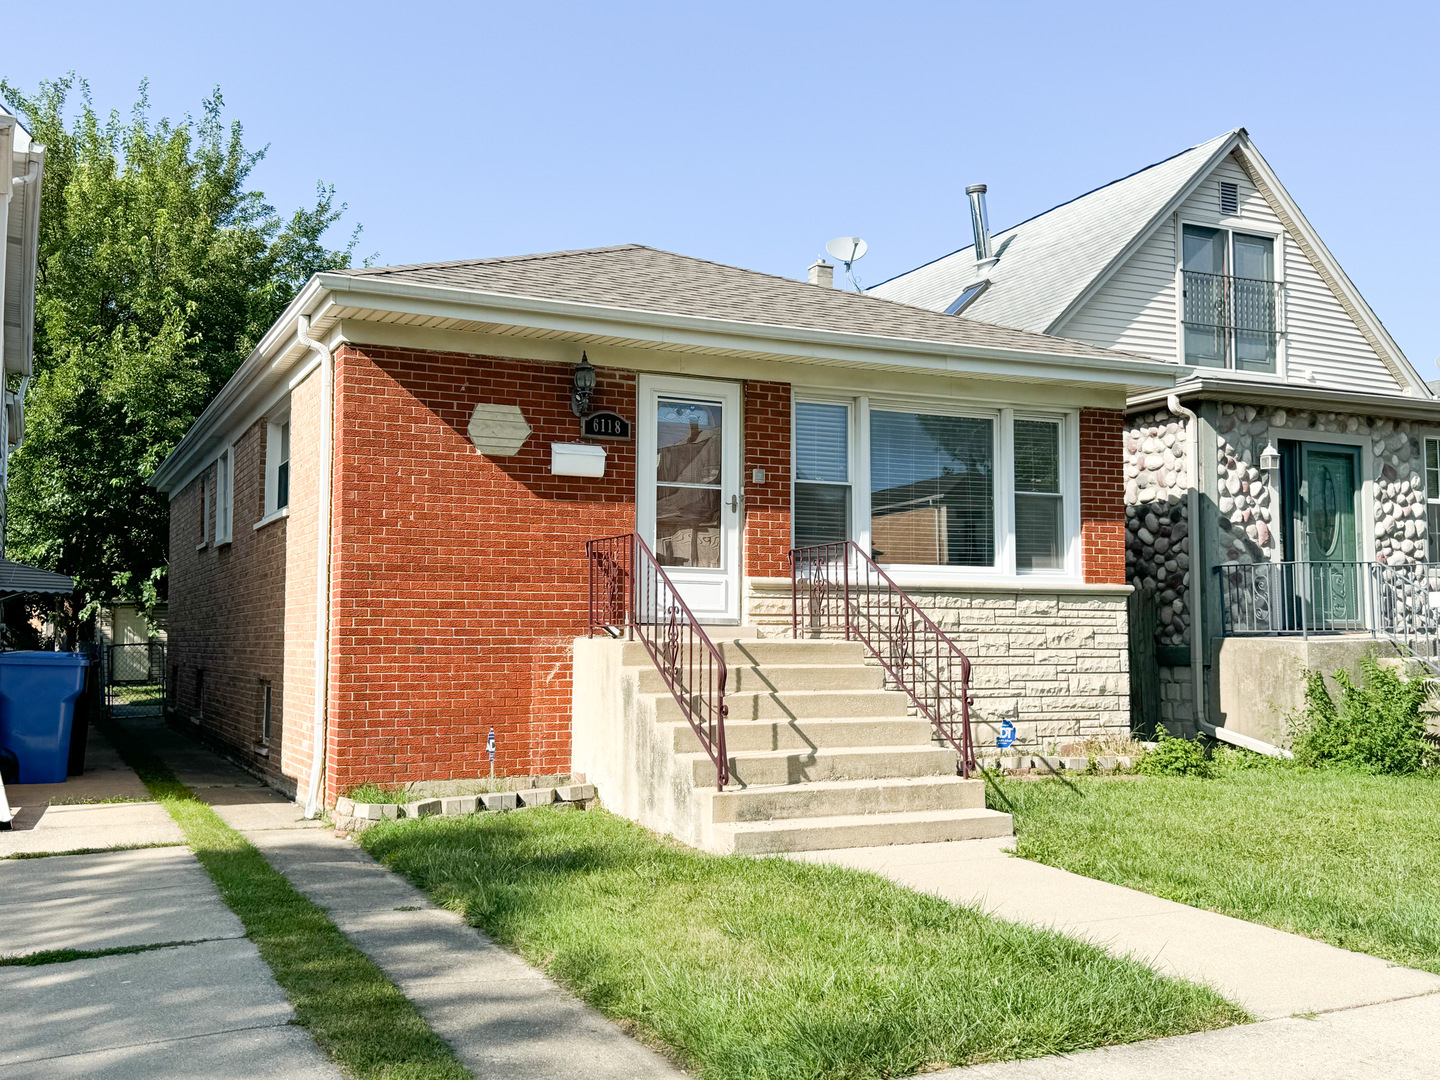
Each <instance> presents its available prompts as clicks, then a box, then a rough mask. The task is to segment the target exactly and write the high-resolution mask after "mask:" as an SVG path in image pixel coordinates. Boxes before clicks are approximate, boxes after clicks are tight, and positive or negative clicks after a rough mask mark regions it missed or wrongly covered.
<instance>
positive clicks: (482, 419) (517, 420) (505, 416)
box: [468, 402, 531, 457]
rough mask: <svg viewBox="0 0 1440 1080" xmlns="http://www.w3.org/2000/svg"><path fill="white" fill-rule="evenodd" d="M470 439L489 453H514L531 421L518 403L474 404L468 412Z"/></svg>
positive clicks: (492, 454)
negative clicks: (527, 420)
mask: <svg viewBox="0 0 1440 1080" xmlns="http://www.w3.org/2000/svg"><path fill="white" fill-rule="evenodd" d="M468 430H469V433H470V441H471V442H472V443H474V444H475V449H476V450H479V451H480V453H482V454H489V455H490V456H491V457H514V456H515V455H516V454H518V453H519V452H520V448H521V447H522V446H524V445H525V440H526V439H528V438H529V437H530V430H531V429H530V425H529V424H527V423H526V422H525V414H524V413H522V412H521V411H520V406H518V405H486V404H484V403H483V402H482V403H481V404H479V405H476V406H475V411H474V412H472V413H471V414H470V427H469V429H468Z"/></svg>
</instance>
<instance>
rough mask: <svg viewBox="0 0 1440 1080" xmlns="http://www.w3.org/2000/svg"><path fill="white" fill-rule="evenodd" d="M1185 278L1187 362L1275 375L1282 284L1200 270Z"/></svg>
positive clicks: (1191, 271)
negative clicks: (1266, 372)
mask: <svg viewBox="0 0 1440 1080" xmlns="http://www.w3.org/2000/svg"><path fill="white" fill-rule="evenodd" d="M1183 278H1184V299H1183V313H1184V314H1183V318H1184V322H1185V359H1186V362H1187V363H1198V364H1206V365H1210V366H1216V367H1232V368H1239V369H1240V370H1250V371H1273V370H1274V369H1275V356H1276V348H1277V345H1276V343H1277V341H1278V339H1279V334H1280V285H1279V283H1278V282H1275V281H1268V280H1263V279H1260V278H1241V277H1232V276H1230V275H1229V274H1206V273H1202V272H1200V271H1198V270H1186V271H1184V273H1183Z"/></svg>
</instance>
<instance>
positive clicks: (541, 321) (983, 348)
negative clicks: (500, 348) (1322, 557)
mask: <svg viewBox="0 0 1440 1080" xmlns="http://www.w3.org/2000/svg"><path fill="white" fill-rule="evenodd" d="M318 278H319V280H320V281H322V282H323V284H324V285H325V286H326V287H327V288H328V289H329V290H330V291H331V292H333V293H334V294H336V296H337V298H343V300H340V301H339V302H343V303H344V304H345V305H346V306H354V307H365V306H382V307H394V306H395V305H370V304H366V303H363V302H362V300H361V298H363V297H367V296H371V297H375V298H377V299H379V298H387V299H392V298H405V299H408V300H411V301H415V302H416V303H415V304H414V305H411V306H409V307H407V309H406V310H408V311H412V312H413V313H415V314H433V315H436V316H439V317H447V318H457V319H458V318H467V319H471V320H474V321H480V322H511V323H514V324H516V325H521V326H538V327H543V328H545V329H554V330H569V331H574V332H578V333H597V332H598V333H604V334H608V335H611V336H615V337H633V338H638V339H640V340H653V341H656V342H662V343H666V344H686V345H703V346H709V347H720V348H731V349H747V350H754V351H761V352H773V353H775V354H776V355H777V356H796V355H800V356H811V355H813V356H815V357H816V358H826V359H854V360H856V361H857V362H860V363H878V364H882V365H886V366H888V365H891V364H895V363H897V362H900V358H902V357H930V358H932V361H933V359H934V358H941V359H943V360H945V361H947V364H946V365H945V366H946V367H949V368H950V369H951V370H957V371H958V370H964V371H968V372H973V373H976V374H1016V373H1017V372H1016V368H1015V365H1017V364H1023V365H1025V367H1026V368H1032V367H1033V368H1036V369H1044V368H1047V367H1049V368H1051V369H1053V370H1054V371H1055V372H1056V374H1054V375H1049V376H1048V377H1068V378H1077V377H1078V378H1082V379H1084V381H1089V382H1102V381H1103V382H1109V383H1114V382H1128V383H1129V384H1130V385H1136V386H1140V385H1151V386H1170V385H1173V383H1174V380H1175V376H1176V374H1177V373H1182V372H1184V371H1185V370H1186V369H1184V368H1182V367H1180V366H1179V365H1177V364H1173V363H1167V362H1164V361H1160V360H1150V359H1148V358H1146V357H1142V356H1136V357H1135V358H1134V359H1130V358H1128V357H1125V356H1121V355H1119V354H1115V355H1114V356H1113V357H1111V356H1105V355H1100V356H1095V355H1090V354H1087V353H1084V352H1080V351H1076V352H1075V353H1050V352H1041V351H1035V350H1028V349H1015V348H1008V347H1004V346H994V345H981V344H969V343H960V342H950V341H932V340H929V339H925V338H908V337H893V336H887V335H883V334H859V333H854V332H848V331H839V330H816V329H813V328H811V327H800V326H787V325H784V324H776V323H756V322H746V321H741V320H737V319H720V318H715V317H712V316H701V315H679V314H674V313H670V312H655V311H646V310H643V309H633V308H621V307H614V306H611V305H606V304H589V303H584V302H581V301H575V300H554V299H551V298H548V297H535V296H519V295H515V294H511V293H495V292H486V291H483V290H476V289H466V288H459V287H456V286H449V285H433V284H419V283H415V282H401V281H384V280H381V279H378V278H374V277H354V276H350V275H341V274H334V275H331V274H320V275H318ZM507 316H508V318H507ZM597 323H601V324H605V329H604V330H602V331H597V329H596V324H597ZM1002 329H1008V328H1002ZM776 343H779V344H783V345H786V346H788V348H782V349H776V348H774V347H773V345H774V344H776ZM767 344H769V345H771V347H770V348H767V347H766V345H767ZM1077 344H1078V343H1077ZM949 361H955V362H956V363H948V362H949ZM986 361H995V362H1000V363H995V364H987V363H986ZM1002 364H1003V366H1001V365H1002ZM907 366H919V365H907ZM926 366H928V367H929V368H930V369H931V370H934V369H935V368H936V367H937V365H935V364H934V363H933V362H932V363H930V364H928V365H926ZM1059 372H1064V373H1065V374H1064V375H1060V374H1058V373H1059ZM1090 372H1094V373H1096V374H1097V375H1099V376H1102V377H1095V376H1093V375H1092V376H1089V377H1087V373H1090ZM1034 374H1035V375H1036V376H1037V377H1047V375H1046V374H1044V373H1043V372H1042V371H1041V370H1036V371H1035V372H1034ZM1117 375H1120V376H1123V377H1122V378H1120V379H1116V378H1113V377H1112V376H1117Z"/></svg>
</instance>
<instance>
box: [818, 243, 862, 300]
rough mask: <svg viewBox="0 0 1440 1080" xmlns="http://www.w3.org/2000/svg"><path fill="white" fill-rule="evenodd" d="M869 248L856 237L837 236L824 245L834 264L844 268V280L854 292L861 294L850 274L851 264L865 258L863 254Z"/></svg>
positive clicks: (853, 276) (853, 277)
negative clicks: (836, 263)
mask: <svg viewBox="0 0 1440 1080" xmlns="http://www.w3.org/2000/svg"><path fill="white" fill-rule="evenodd" d="M869 250H870V246H869V245H868V244H866V243H865V241H864V240H861V239H860V237H858V236H837V237H836V238H835V239H834V240H831V241H830V242H829V243H828V244H826V245H825V251H826V252H827V253H828V254H829V256H830V257H831V258H832V259H834V260H835V261H836V262H838V263H841V264H842V265H844V267H845V279H846V280H847V281H849V282H850V285H851V287H853V288H854V290H855V291H856V292H861V291H862V290H861V288H860V286H859V285H858V284H857V283H856V281H855V275H854V274H852V273H850V266H851V264H852V263H855V262H857V261H859V260H860V259H862V258H864V257H865V252H867V251H869Z"/></svg>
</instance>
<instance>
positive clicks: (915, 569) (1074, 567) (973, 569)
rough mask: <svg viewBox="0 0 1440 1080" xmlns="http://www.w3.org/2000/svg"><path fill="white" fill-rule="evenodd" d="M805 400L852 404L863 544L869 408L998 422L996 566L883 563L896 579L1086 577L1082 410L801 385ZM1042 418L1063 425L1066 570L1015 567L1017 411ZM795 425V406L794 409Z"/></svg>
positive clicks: (797, 397)
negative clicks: (844, 391)
mask: <svg viewBox="0 0 1440 1080" xmlns="http://www.w3.org/2000/svg"><path fill="white" fill-rule="evenodd" d="M792 397H793V401H794V403H795V404H799V403H801V402H805V403H814V404H822V405H849V406H850V439H849V444H850V462H849V466H850V515H851V521H850V539H852V540H854V541H855V542H856V544H858V545H859V546H860V548H861V550H863V551H866V552H869V551H870V550H871V547H870V414H871V412H872V411H882V412H907V413H923V414H926V415H930V416H973V417H979V418H982V419H989V420H991V421H992V422H993V424H994V426H993V428H992V430H993V433H994V435H993V438H994V443H993V449H992V453H993V454H994V462H995V489H994V498H993V501H992V507H993V510H992V513H993V516H994V524H995V565H994V566H986V567H981V566H928V565H923V564H914V563H881V564H880V565H881V566H883V567H884V569H885V571H886V573H888V574H889V575H890V576H891V577H892V578H894V579H895V581H896V583H897V584H900V585H906V584H920V583H942V584H944V583H950V582H953V583H955V584H965V583H967V582H976V583H979V582H985V583H994V582H996V581H1004V582H1011V581H1013V582H1015V583H1017V584H1018V583H1021V582H1028V583H1035V582H1046V581H1049V582H1055V583H1056V584H1073V583H1076V582H1079V581H1081V580H1082V579H1083V568H1082V566H1081V542H1080V410H1079V409H1064V408H1045V407H1035V406H1028V405H1027V406H1014V407H1012V406H997V407H990V408H977V407H973V406H961V405H957V404H955V403H954V402H953V401H951V400H946V399H930V398H924V397H912V396H904V397H901V396H898V395H868V396H867V395H858V396H839V395H835V394H831V393H826V392H824V391H811V390H807V389H802V388H800V387H797V388H796V389H795V391H794V393H793V395H792ZM1017 417H1018V418H1019V419H1022V420H1042V421H1048V422H1051V423H1058V424H1059V425H1060V496H1061V500H1062V507H1063V510H1062V522H1063V528H1064V533H1063V536H1062V538H1061V544H1062V550H1063V552H1064V560H1063V566H1062V567H1061V569H1059V570H1026V571H1021V570H1018V569H1017V567H1016V564H1015V563H1016V551H1015V455H1014V434H1015V420H1016V418H1017ZM791 424H792V427H791V430H792V431H794V426H793V425H794V411H793V406H792V412H791ZM790 452H791V473H790V475H791V478H792V479H791V540H792V542H793V539H794V484H795V481H794V476H795V464H796V454H797V448H796V446H795V440H794V438H793V437H792V439H791V451H790Z"/></svg>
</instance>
